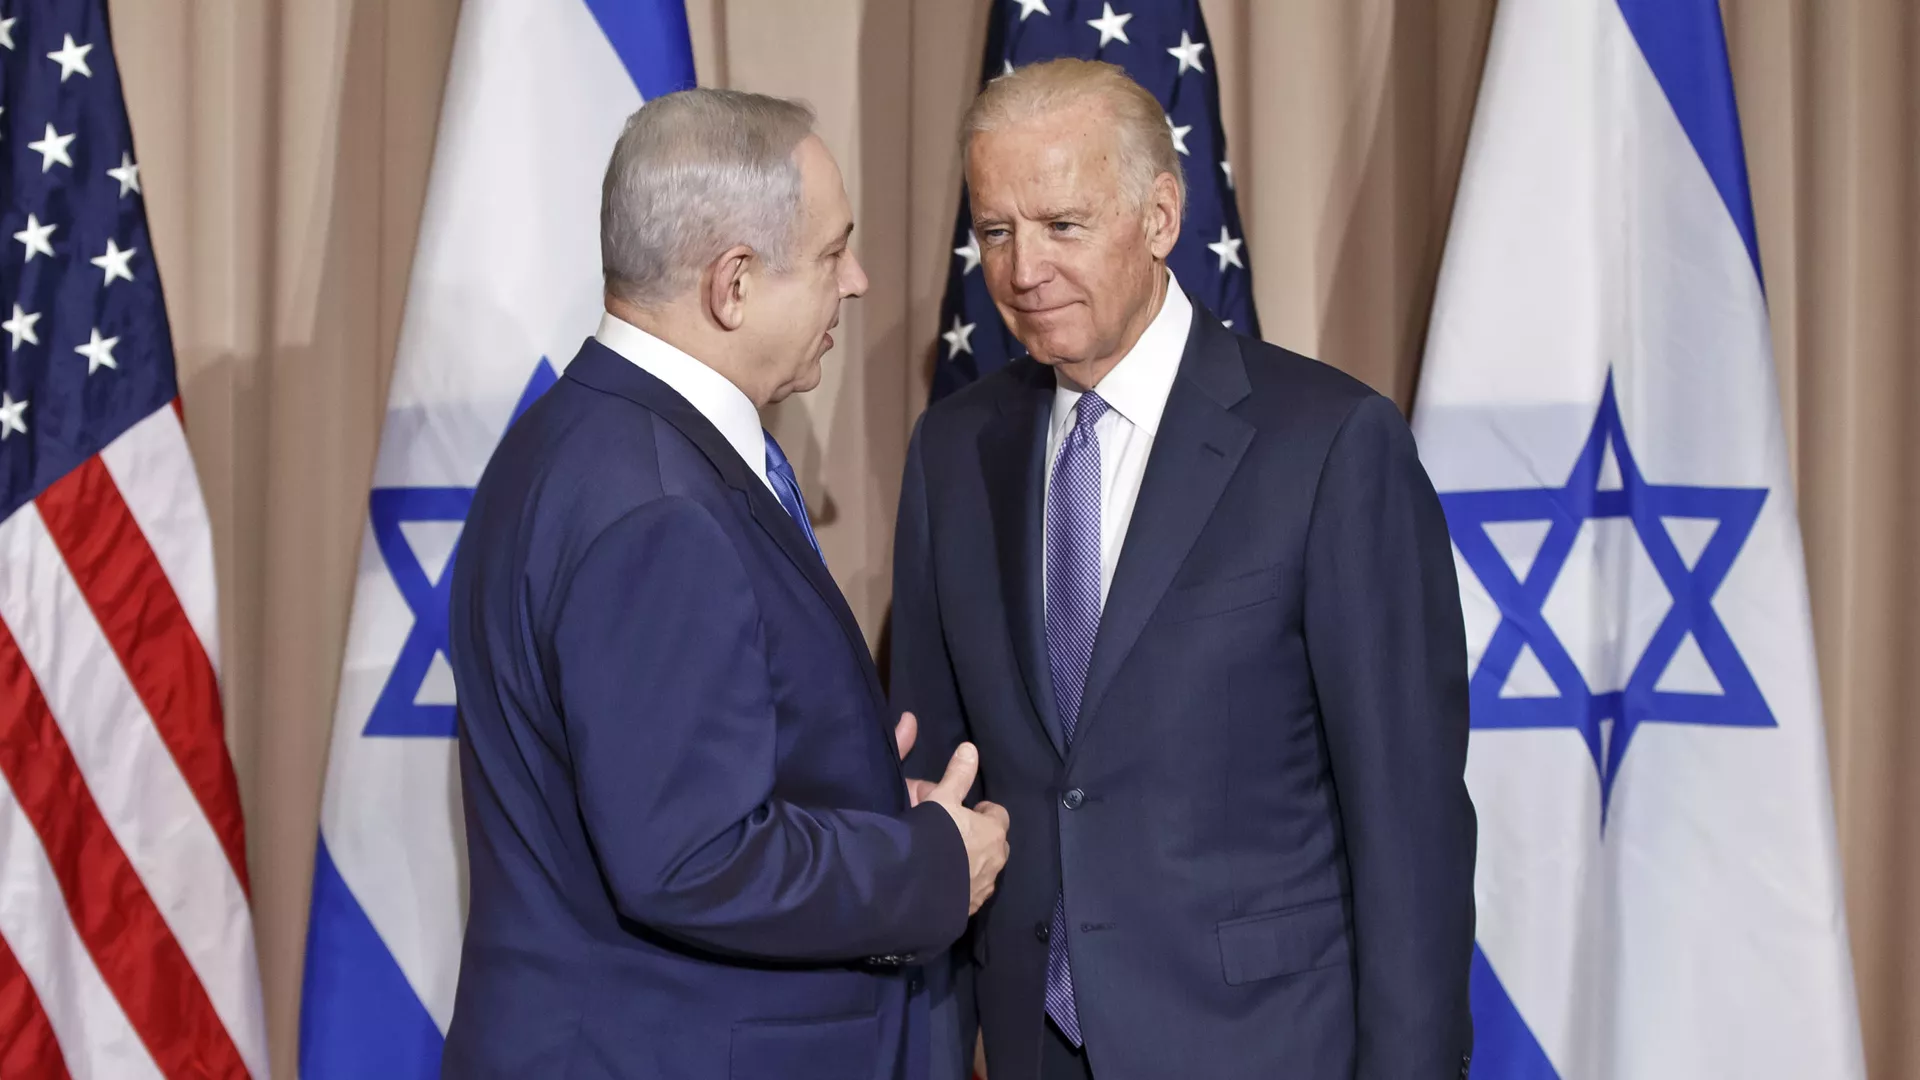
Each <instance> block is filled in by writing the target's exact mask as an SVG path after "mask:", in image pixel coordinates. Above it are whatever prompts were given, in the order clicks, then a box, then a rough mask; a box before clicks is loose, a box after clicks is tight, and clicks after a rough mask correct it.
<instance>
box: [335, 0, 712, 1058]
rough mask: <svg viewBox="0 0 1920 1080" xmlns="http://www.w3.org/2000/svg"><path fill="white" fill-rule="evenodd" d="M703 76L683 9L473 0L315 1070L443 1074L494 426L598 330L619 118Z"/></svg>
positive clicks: (414, 299)
mask: <svg viewBox="0 0 1920 1080" xmlns="http://www.w3.org/2000/svg"><path fill="white" fill-rule="evenodd" d="M691 85H693V57H692V49H691V46H690V45H689V41H688V34H687V21H686V13H685V10H684V9H683V7H682V5H681V0H541V2H537V3H528V2H525V0H467V2H466V3H465V4H463V5H462V8H461V12H460V24H459V28H458V31H457V33H456V36H455V40H454V50H453V58H452V66H451V68H450V69H449V71H448V75H447V89H446V96H445V102H444V105H443V106H442V111H441V117H440V130H439V136H438V141H437V144H436V146H435V149H434V160H433V170H432V174H431V176H430V178H429V181H428V189H427V202H426V211H425V215H424V217H423V219H422V221H421V225H420V239H419V244H418V247H417V248H416V251H415V255H414V263H413V272H412V279H411V281H410V283H409V285H408V291H407V307H406V313H405V316H404V318H403V321H402V325H401V331H400V342H399V351H398V355H397V356H396V359H395V363H394V374H393V383H392V387H391V390H390V391H389V395H388V402H387V419H386V425H385V428H384V431H383V432H382V436H381V442H380V454H379V458H378V462H377V464H376V466H375V469H374V478H373V490H372V492H371V495H370V498H369V506H368V509H369V515H368V525H367V533H366V536H365V538H364V540H363V541H362V548H361V557H360V571H359V579H358V583H357V586H356V589H355V593H354V602H353V616H352V620H351V624H350V627H349V630H348V640H347V651H346V658H345V661H344V663H343V665H342V671H341V674H340V691H339V698H338V701H337V704H336V707H335V711H334V729H333V742H332V748H331V753H330V756H329V760H328V768H327V781H326V794H325V798H324V801H323V804H322V809H321V820H320V842H319V846H318V853H317V855H316V857H315V860H314V864H315V865H314V886H313V914H312V918H311V922H310V924H309V931H308V938H307V962H306V976H305V984H304V988H303V996H302V1005H301V1022H300V1071H301V1075H302V1076H303V1077H304V1078H305V1080H331V1078H333V1077H364V1076H380V1077H396V1078H408V1077H437V1076H439V1073H440V1054H441V1048H442V1045H443V1041H444V1033H445V1031H446V1029H447V1024H448V1021H449V1020H450V1019H451V1017H452V1013H453V998H454V986H455V982H456V979H457V976H458V972H459V959H460V943H461V935H462V931H463V929H464V926H465V921H466V887H467V884H466V867H465V840H464V832H463V824H462V820H461V808H460V793H459V784H458V778H457V769H458V763H457V761H456V752H455V743H454V707H453V675H452V670H451V668H450V667H449V666H448V663H447V657H446V647H447V591H446V585H447V571H448V569H449V568H450V567H451V565H452V562H453V553H454V549H455V545H456V544H457V542H458V540H459V535H460V527H461V523H462V522H463V520H464V519H465V517H466V511H467V506H468V503H469V502H470V501H471V499H472V496H473V485H474V484H475V483H476V482H477V481H478V480H479V478H480V473H481V470H482V469H483V468H484V467H485V465H486V463H487V459H488V457H489V456H490V455H491V454H492V452H493V449H494V446H495V445H496V444H497V443H498V441H499V439H500V436H501V434H502V433H503V432H504V431H505V430H506V427H507V425H508V423H509V422H510V420H511V419H512V418H513V417H516V416H518V415H519V413H520V411H521V410H523V409H525V408H526V406H527V405H529V404H530V403H531V402H532V401H533V399H534V398H535V397H537V396H538V395H539V394H540V392H541V391H543V390H545V389H546V388H547V387H548V386H550V385H552V383H553V382H554V380H555V378H556V377H557V371H558V370H559V368H561V367H562V366H564V365H565V363H566V362H567V361H568V360H569V359H570V358H571V357H572V356H573V355H574V353H575V351H576V350H578V349H579V347H580V343H581V342H582V341H583V340H584V339H586V338H587V337H589V336H590V335H591V334H592V333H593V331H594V327H595V326H596V325H597V323H598V320H599V314H600V309H601V278H600V243H599V209H600V181H601V175H602V173H603V171H604V170H605V168H606V161H607V155H608V153H609V152H610V151H611V150H612V148H613V143H614V140H615V138H616V137H617V136H618V135H619V132H620V129H621V126H622V124H623V122H624V121H625V119H626V118H627V116H628V115H629V114H631V113H632V112H633V111H634V110H635V109H637V108H639V106H640V103H641V101H642V100H643V98H648V97H654V96H657V95H659V94H662V93H667V92H669V91H672V90H676V89H680V88H683V87H686V86H691Z"/></svg>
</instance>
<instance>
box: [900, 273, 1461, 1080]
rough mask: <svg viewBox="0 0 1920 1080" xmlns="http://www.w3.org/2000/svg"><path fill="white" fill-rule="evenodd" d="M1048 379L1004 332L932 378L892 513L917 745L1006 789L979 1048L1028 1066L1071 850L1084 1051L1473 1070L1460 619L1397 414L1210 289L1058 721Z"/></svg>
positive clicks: (1121, 1078)
mask: <svg viewBox="0 0 1920 1080" xmlns="http://www.w3.org/2000/svg"><path fill="white" fill-rule="evenodd" d="M1053 393H1054V378H1053V375H1052V373H1051V372H1050V371H1049V370H1048V369H1046V368H1044V367H1042V366H1040V365H1039V364H1037V363H1035V362H1034V361H1032V360H1031V359H1022V360H1018V361H1015V362H1014V363H1013V364H1011V365H1010V366H1009V367H1007V368H1006V369H1004V370H1002V371H1001V372H999V373H996V374H994V375H992V376H990V377H988V378H986V379H983V380H981V381H980V382H978V383H976V384H974V385H972V386H970V387H968V388H966V389H965V390H962V391H960V392H959V393H957V394H955V395H954V396H953V397H951V398H949V399H947V400H945V401H943V402H941V403H940V404H938V405H935V406H934V407H933V408H932V409H931V410H929V411H928V413H927V414H926V416H925V417H924V418H923V419H922V421H921V424H920V427H919V429H918V431H917V432H916V433H915V435H914V439H913V443H912V445H911V448H910V450H909V453H908V462H907V469H906V482H905V487H904V491H903V494H902V499H901V506H900V521H899V531H898V536H897V544H898V547H897V554H896V561H895V579H894V590H895V593H894V604H895V607H894V644H893V648H894V653H893V690H894V694H895V700H896V705H898V706H899V707H902V708H910V709H912V710H914V711H915V712H916V713H917V714H918V715H919V717H920V723H921V730H922V732H923V735H922V738H921V741H920V745H919V747H918V748H917V749H916V751H915V757H914V758H912V759H910V760H909V765H910V771H919V772H926V773H937V772H938V771H939V768H940V765H941V763H943V762H944V761H945V760H946V755H947V753H948V752H949V749H950V748H951V747H952V746H953V745H954V744H955V743H957V742H958V741H960V740H961V739H962V738H971V739H973V740H974V741H975V742H976V743H977V744H978V745H979V747H980V749H981V753H982V764H981V782H982V785H983V793H984V795H985V797H987V798H990V799H993V800H994V801H996V802H999V803H1001V804H1003V805H1005V806H1006V807H1007V809H1008V811H1009V813H1010V814H1011V815H1012V821H1013V826H1012V831H1011V834H1010V835H1011V840H1012V857H1011V860H1010V861H1009V863H1008V865H1007V868H1006V871H1005V873H1004V874H1003V875H1002V877H1001V880H1000V887H999V891H998V892H997V893H996V895H995V896H994V898H993V899H992V900H991V901H989V902H988V904H987V906H986V907H985V908H983V909H982V911H981V913H980V915H979V916H978V918H977V919H976V920H975V923H976V924H975V926H974V928H973V933H972V938H971V949H970V952H971V958H972V960H973V962H974V964H975V965H977V971H976V972H975V973H974V977H975V979H976V980H977V984H978V994H977V997H978V1006H979V1016H980V1022H981V1024H982V1026H983V1028H984V1031H985V1035H986V1044H987V1061H988V1065H989V1067H990V1068H991V1069H992V1075H993V1080H1032V1078H1033V1077H1035V1076H1036V1075H1038V1073H1037V1070H1038V1062H1039V1058H1040V1047H1041V1038H1042V1024H1043V1023H1044V1020H1043V1016H1044V1013H1043V1006H1042V992H1043V988H1044V984H1045V976H1046V958H1047V947H1048V943H1047V940H1046V939H1047V936H1048V926H1049V921H1050V915H1051V913H1052V909H1053V905H1054V897H1055V895H1056V894H1057V893H1058V892H1059V891H1060V889H1061V886H1062V883H1063V881H1064V884H1065V901H1066V917H1067V918H1066V925H1067V932H1068V933H1069V934H1070V935H1071V938H1070V947H1071V956H1072V960H1073V978H1074V984H1075V987H1076V991H1077V997H1078V1002H1079V1016H1080V1026H1081V1030H1082V1032H1083V1033H1084V1035H1085V1037H1086V1040H1087V1045H1088V1048H1089V1052H1090V1057H1091V1062H1092V1065H1093V1071H1094V1075H1095V1076H1096V1077H1099V1078H1100V1080H1127V1078H1140V1080H1147V1078H1162V1077H1173V1076H1181V1077H1188V1076H1191V1077H1206V1078H1207V1080H1235V1078H1239V1077H1247V1078H1253V1077H1259V1078H1262V1080H1276V1078H1284V1077H1297V1078H1300V1080H1327V1078H1330V1077H1361V1078H1364V1080H1422V1078H1432V1080H1452V1078H1453V1077H1456V1076H1464V1075H1465V1068H1466V1061H1467V1056H1468V1052H1469V1049H1470V1044H1471V1040H1472V1021H1471V1018H1470V1015H1469V1012H1468V1004H1467V1000H1468V999H1467V982H1468V971H1469V965H1470V962H1471V956H1472V948H1473V860H1474V842H1475V840H1474V833H1475V824H1474V815H1473V809H1472V805H1471V804H1470V803H1469V801H1468V797H1467V789H1466V785H1465V780H1464V770H1465V764H1466V751H1467V683H1466V679H1467V663H1466V650H1465V646H1464V642H1463V631H1462V626H1461V616H1460V602H1459V596H1458V593H1457V592H1456V585H1455V580H1454V569H1453V559H1452V554H1451V549H1450V546H1449V543H1448V538H1447V528H1446V521H1445V519H1444V517H1443V516H1442V513H1441V509H1440V503H1439V500H1438V499H1437V498H1436V497H1435V495H1434V492H1433V489H1432V487H1431V485H1430V484H1429V483H1428V480H1427V476H1426V473H1425V472H1424V471H1423V470H1422V468H1421V466H1420V462H1419V460H1418V458H1417V457H1416V455H1415V452H1414V446H1413V440H1412V438H1411V436H1410V434H1409V432H1408V430H1407V427H1406V425H1405V424H1404V423H1403V422H1402V421H1401V418H1400V414H1399V413H1398V412H1397V411H1396V410H1395V409H1394V407H1393V405H1392V404H1391V403H1390V402H1388V401H1387V400H1386V399H1384V398H1382V397H1380V396H1378V395H1377V394H1374V393H1372V392H1371V391H1369V390H1368V389H1367V388H1366V387H1364V386H1362V385H1361V384H1360V383H1358V382H1356V381H1354V380H1353V379H1350V378H1348V377H1347V376H1345V375H1342V374H1340V373H1339V372H1337V371H1335V370H1334V369H1332V368H1330V367H1327V366H1325V365H1322V364H1320V363H1317V362H1315V361H1312V360H1308V359H1306V358H1304V357H1300V356H1297V355H1294V354H1293V353H1289V352H1287V351H1285V350H1282V349H1279V348H1275V347H1273V346H1271V345H1266V344H1263V343H1261V342H1257V341H1252V340H1249V339H1247V338H1243V337H1238V336H1236V335H1234V334H1232V333H1230V332H1229V331H1227V330H1226V329H1225V328H1224V327H1222V326H1221V325H1220V323H1219V322H1218V321H1217V320H1216V319H1215V318H1214V317H1213V316H1212V315H1211V314H1210V313H1209V312H1207V311H1206V310H1205V308H1203V307H1201V306H1200V304H1199V302H1198V301H1195V303H1194V318H1193V329H1192V332H1191V336H1190V337H1189V340H1188V342H1187V347H1186V351H1185V354H1184V355H1183V357H1182V359H1181V361H1180V371H1179V374H1178V376H1177V377H1176V379H1175V381H1174V384H1173V389H1172V392H1171V395H1170V396H1169V398H1168V400H1167V406H1166V412H1165V414H1164V416H1163V417H1162V419H1161V422H1160V428H1159V432H1158V434H1157V436H1156V437H1155V439H1154V444H1153V449H1152V453H1151V455H1150V456H1149V458H1148V464H1147V469H1146V475H1145V478H1144V481H1143V484H1142V487H1141V490H1140V495H1139V501H1138V503H1137V504H1136V505H1135V507H1134V511H1133V517H1132V519H1131V521H1130V523H1129V527H1128V531H1127V535H1126V542H1125V544H1124V546H1123V547H1122V549H1121V554H1120V560H1119V564H1118V566H1117V567H1116V569H1115V572H1114V578H1113V583H1112V586H1111V588H1110V591H1109V595H1108V598H1107V602H1106V607H1105V610H1104V612H1103V614H1102V621H1101V624H1100V629H1099V632H1098V635H1097V637H1096V640H1095V644H1094V648H1093V659H1092V662H1091V666H1090V668H1089V672H1088V675H1087V683H1086V690H1085V695H1084V705H1083V708H1082V712H1081V715H1080V717H1079V719H1078V722H1077V726H1076V731H1075V739H1074V742H1073V745H1072V747H1071V749H1070V750H1066V751H1065V752H1063V741H1062V738H1061V727H1060V718H1059V717H1058V716H1056V715H1054V704H1053V701H1054V699H1053V691H1052V686H1051V679H1050V675H1049V665H1048V659H1047V644H1046V635H1045V629H1044V627H1045V623H1044V618H1043V611H1042V598H1041V575H1042V572H1043V567H1042V541H1041V537H1042V531H1041V527H1042V521H1043V506H1042V502H1043V498H1044V494H1043V491H1044V489H1043V484H1042V476H1043V474H1042V469H1043V468H1044V462H1043V460H1042V459H1043V456H1044V452H1045V446H1046V425H1047V418H1048V413H1049V410H1050V407H1051V402H1052V399H1053ZM957 951H959V950H957Z"/></svg>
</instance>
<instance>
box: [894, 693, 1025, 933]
mask: <svg viewBox="0 0 1920 1080" xmlns="http://www.w3.org/2000/svg"><path fill="white" fill-rule="evenodd" d="M919 731H920V729H919V722H918V721H917V720H915V719H914V716H913V714H912V713H901V714H900V723H899V724H898V725H897V726H895V728H894V729H893V735H894V740H895V741H896V742H898V743H899V745H900V756H901V757H902V758H904V757H906V756H907V752H908V751H909V750H912V749H913V743H914V740H915V739H916V738H917V737H918V735H919ZM979 771H980V752H979V751H978V750H976V749H975V748H974V745H973V744H972V743H961V744H960V746H959V747H958V748H957V749H955V750H954V752H953V759H952V760H951V761H949V762H947V772H946V775H945V776H942V777H941V778H940V782H939V783H937V784H936V783H933V782H931V781H928V780H908V781H907V798H908V801H909V802H910V803H911V804H912V805H914V806H918V805H920V804H921V803H923V802H934V803H939V804H940V808H941V809H942V810H945V811H946V812H947V813H948V814H950V815H952V817H953V823H954V825H955V826H956V827H958V828H959V830H960V839H961V841H962V842H963V843H965V844H966V846H967V874H968V877H969V878H970V879H971V882H972V887H971V890H970V893H969V895H968V897H967V914H969V915H972V914H973V913H974V912H977V911H979V910H980V905H982V904H984V903H986V902H987V898H988V897H990V896H992V895H993V888H994V882H995V881H996V880H997V879H998V878H999V877H1000V868H1001V867H1003V866H1005V865H1007V850H1008V848H1007V827H1008V825H1009V824H1010V823H1009V821H1008V819H1007V811H1006V808H1005V807H1003V806H1000V805H998V804H996V803H990V802H985V801H982V802H981V803H979V804H978V805H976V806H975V807H974V808H973V809H971V810H969V809H967V807H966V806H964V805H962V803H961V800H962V799H965V798H966V797H967V792H968V791H970V790H971V789H972V788H973V778H974V776H975V775H976V774H978V772H979Z"/></svg>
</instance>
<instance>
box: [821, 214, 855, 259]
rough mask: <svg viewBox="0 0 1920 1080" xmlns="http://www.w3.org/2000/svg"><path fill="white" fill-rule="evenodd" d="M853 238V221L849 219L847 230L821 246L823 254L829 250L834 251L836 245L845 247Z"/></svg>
mask: <svg viewBox="0 0 1920 1080" xmlns="http://www.w3.org/2000/svg"><path fill="white" fill-rule="evenodd" d="M852 240H853V222H851V221H849V222H847V231H846V232H843V233H841V234H840V235H839V236H837V237H835V238H834V239H833V240H832V241H830V242H829V243H828V244H827V246H826V247H823V248H821V249H820V251H821V254H825V253H827V252H829V251H832V250H833V249H834V248H836V247H845V246H847V244H848V243H850V242H851V241H852Z"/></svg>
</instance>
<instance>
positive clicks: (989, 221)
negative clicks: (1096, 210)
mask: <svg viewBox="0 0 1920 1080" xmlns="http://www.w3.org/2000/svg"><path fill="white" fill-rule="evenodd" d="M1091 216H1092V211H1090V210H1088V209H1087V208H1086V207H1084V206H1049V207H1047V208H1045V209H1042V210H1036V211H1034V213H1033V214H1032V220H1034V221H1059V220H1061V219H1062V218H1066V219H1070V220H1073V221H1085V220H1086V219H1087V218H1089V217H1091ZM1004 224H1006V221H1005V220H1004V219H1003V218H1001V217H1000V216H998V215H996V214H981V215H978V216H977V217H975V218H974V219H973V227H974V228H975V229H984V228H986V227H987V226H989V225H1004Z"/></svg>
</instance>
